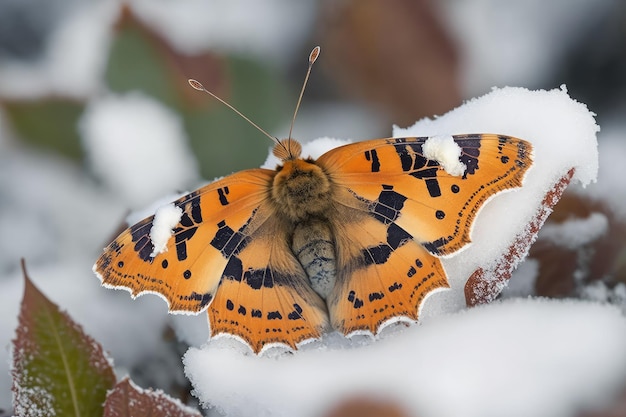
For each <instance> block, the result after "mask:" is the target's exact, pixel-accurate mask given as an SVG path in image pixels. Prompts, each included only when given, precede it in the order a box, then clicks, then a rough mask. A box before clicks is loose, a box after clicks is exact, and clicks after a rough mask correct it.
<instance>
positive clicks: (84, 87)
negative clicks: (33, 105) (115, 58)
mask: <svg viewBox="0 0 626 417" xmlns="http://www.w3.org/2000/svg"><path fill="white" fill-rule="evenodd" d="M78 3H80V2H77V3H76V4H78ZM84 3H85V4H81V5H80V7H76V8H73V9H72V10H73V12H72V13H70V14H69V15H68V16H66V17H65V21H64V22H63V24H61V25H59V26H58V28H57V30H56V31H54V32H53V33H52V34H51V36H50V39H49V40H48V45H49V46H48V49H47V50H46V52H45V53H44V56H43V57H41V59H40V60H39V62H38V63H37V64H34V65H33V63H32V62H20V61H12V60H8V59H7V60H3V61H2V62H0V95H1V96H2V97H5V98H9V97H10V98H21V99H24V98H31V99H32V98H38V97H43V96H46V95H50V94H54V95H60V96H62V97H73V98H84V97H87V96H89V95H90V94H93V93H95V92H97V91H98V90H99V89H100V88H101V86H102V79H103V74H104V71H105V67H106V64H107V56H106V54H104V53H103V51H106V50H107V49H108V47H109V44H110V42H111V27H112V25H113V22H114V20H115V19H116V18H117V16H118V12H119V3H117V2H116V1H96V2H84ZM68 9H69V8H68Z"/></svg>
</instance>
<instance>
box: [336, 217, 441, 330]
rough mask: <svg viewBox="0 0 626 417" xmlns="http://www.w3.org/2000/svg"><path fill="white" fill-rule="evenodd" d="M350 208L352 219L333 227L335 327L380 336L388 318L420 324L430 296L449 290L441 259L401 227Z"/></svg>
mask: <svg viewBox="0 0 626 417" xmlns="http://www.w3.org/2000/svg"><path fill="white" fill-rule="evenodd" d="M339 210H342V209H339ZM347 210H349V211H350V212H351V214H350V216H349V217H350V218H351V219H353V220H354V221H349V222H346V221H342V222H341V224H336V225H335V226H336V227H335V228H336V230H337V236H336V242H337V252H338V253H339V254H342V255H340V256H339V259H338V275H337V282H336V284H335V288H334V291H333V292H332V294H331V296H330V297H329V298H328V300H327V302H328V308H329V313H330V318H331V322H332V325H333V327H334V328H335V329H338V330H340V331H342V332H343V333H344V334H351V333H354V332H359V331H369V332H371V333H372V334H376V333H378V331H379V329H380V326H381V325H383V324H384V323H386V322H389V321H390V320H393V319H397V318H406V319H409V320H417V318H418V313H419V308H420V306H421V305H422V302H423V301H424V299H425V298H426V296H428V295H429V294H431V293H432V292H433V291H435V290H437V289H442V288H447V287H448V282H447V279H446V275H445V272H444V270H443V267H442V265H441V262H440V260H439V259H438V258H436V257H434V256H433V255H431V254H430V253H429V252H428V251H426V250H425V249H424V248H423V247H422V246H421V245H419V244H418V243H416V242H415V241H414V240H413V239H412V237H411V236H410V235H409V234H408V233H407V232H406V231H404V230H403V229H401V228H400V227H398V225H397V224H395V223H393V222H391V221H387V220H384V221H381V220H382V219H380V218H376V217H375V216H372V215H371V213H365V212H361V213H358V212H354V210H353V209H347ZM341 217H343V216H341ZM344 236H345V237H344Z"/></svg>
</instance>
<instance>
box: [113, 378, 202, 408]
mask: <svg viewBox="0 0 626 417" xmlns="http://www.w3.org/2000/svg"><path fill="white" fill-rule="evenodd" d="M104 417H202V414H200V413H199V412H197V411H195V410H193V409H191V408H189V407H187V406H185V405H183V404H182V403H180V402H179V401H178V400H175V399H173V398H172V397H169V396H168V395H166V394H165V393H163V392H162V391H152V390H142V389H141V388H139V387H138V386H136V385H135V384H134V383H133V382H132V381H131V380H130V379H129V378H128V377H126V378H124V379H122V380H121V381H120V382H118V383H117V385H116V386H115V388H114V389H113V390H111V391H110V392H109V394H108V396H107V399H106V403H105V404H104Z"/></svg>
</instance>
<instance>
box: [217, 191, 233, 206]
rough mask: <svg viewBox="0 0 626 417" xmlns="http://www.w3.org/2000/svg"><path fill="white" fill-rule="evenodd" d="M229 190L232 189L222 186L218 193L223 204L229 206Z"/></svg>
mask: <svg viewBox="0 0 626 417" xmlns="http://www.w3.org/2000/svg"><path fill="white" fill-rule="evenodd" d="M229 192H230V191H229V190H228V187H222V188H218V189H217V195H218V197H219V199H220V204H221V205H223V206H227V205H228V204H229V202H228V199H227V198H226V196H227V195H228V193H229Z"/></svg>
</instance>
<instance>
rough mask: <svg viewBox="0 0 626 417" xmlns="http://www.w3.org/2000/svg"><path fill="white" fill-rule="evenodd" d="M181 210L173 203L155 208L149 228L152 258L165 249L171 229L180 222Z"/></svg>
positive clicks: (171, 232)
mask: <svg viewBox="0 0 626 417" xmlns="http://www.w3.org/2000/svg"><path fill="white" fill-rule="evenodd" d="M182 215H183V210H182V209H181V208H180V207H177V206H175V205H174V204H166V205H164V206H161V207H159V208H158V209H157V211H156V212H155V213H154V220H152V228H151V229H150V241H151V242H152V246H153V247H154V249H152V253H150V256H151V257H152V258H154V257H156V256H157V255H158V254H160V253H163V252H166V251H167V241H168V240H170V238H171V237H172V234H173V231H172V229H173V228H174V227H175V226H176V225H177V224H178V222H180V218H181V217H182Z"/></svg>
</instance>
